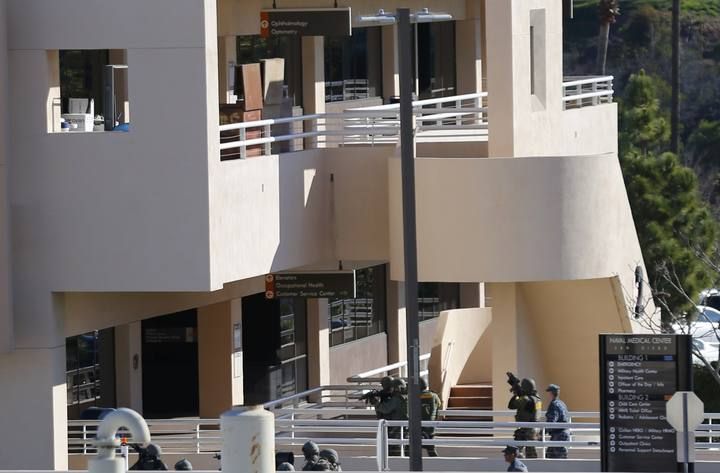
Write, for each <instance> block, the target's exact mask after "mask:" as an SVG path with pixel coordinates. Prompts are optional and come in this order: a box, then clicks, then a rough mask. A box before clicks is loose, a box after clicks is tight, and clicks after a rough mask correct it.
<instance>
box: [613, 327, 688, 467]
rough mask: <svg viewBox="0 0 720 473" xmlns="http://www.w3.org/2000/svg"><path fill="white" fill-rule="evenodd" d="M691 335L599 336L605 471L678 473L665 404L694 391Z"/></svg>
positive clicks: (675, 451) (675, 452)
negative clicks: (678, 393) (675, 395)
mask: <svg viewBox="0 0 720 473" xmlns="http://www.w3.org/2000/svg"><path fill="white" fill-rule="evenodd" d="M691 343H692V341H691V337H690V336H689V335H665V334H658V335H654V334H638V335H628V334H620V335H600V386H601V392H600V426H601V427H600V437H601V468H602V471H608V472H620V471H637V472H645V471H646V472H656V473H659V472H676V471H682V467H681V465H679V464H678V463H677V451H678V450H677V449H676V436H675V430H673V428H672V427H671V425H670V424H669V423H668V420H667V417H666V401H668V400H669V399H670V398H671V397H672V395H673V394H675V392H676V391H690V390H691V389H692V371H691V370H692V365H691V351H690V350H691V346H692V345H691Z"/></svg>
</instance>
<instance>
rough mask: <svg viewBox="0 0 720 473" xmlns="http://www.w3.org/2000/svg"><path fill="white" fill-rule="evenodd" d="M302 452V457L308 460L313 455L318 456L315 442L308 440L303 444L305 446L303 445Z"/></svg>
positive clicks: (318, 451)
mask: <svg viewBox="0 0 720 473" xmlns="http://www.w3.org/2000/svg"><path fill="white" fill-rule="evenodd" d="M302 452H303V455H305V458H309V457H311V456H313V455H318V454H319V453H320V448H319V447H318V445H317V444H316V443H315V442H313V441H312V440H308V441H307V442H305V445H303V447H302Z"/></svg>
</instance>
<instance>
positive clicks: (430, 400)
mask: <svg viewBox="0 0 720 473" xmlns="http://www.w3.org/2000/svg"><path fill="white" fill-rule="evenodd" d="M441 407H442V401H441V400H440V396H438V395H437V393H436V392H435V391H432V390H430V389H429V388H428V383H427V381H426V380H425V378H420V409H421V410H420V413H421V415H422V420H437V413H438V411H439V410H440V408H441ZM422 434H423V438H426V439H430V440H432V439H433V438H435V427H423V428H422ZM423 448H424V449H426V450H427V452H428V456H431V457H436V456H438V453H437V449H436V448H435V445H423Z"/></svg>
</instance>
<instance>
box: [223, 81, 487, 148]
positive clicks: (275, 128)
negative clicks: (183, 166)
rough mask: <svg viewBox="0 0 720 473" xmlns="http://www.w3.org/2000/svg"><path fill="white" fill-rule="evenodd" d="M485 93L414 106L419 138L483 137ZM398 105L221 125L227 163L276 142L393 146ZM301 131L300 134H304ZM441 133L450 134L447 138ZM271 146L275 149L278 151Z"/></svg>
mask: <svg viewBox="0 0 720 473" xmlns="http://www.w3.org/2000/svg"><path fill="white" fill-rule="evenodd" d="M486 97H487V93H486V92H482V93H476V94H466V95H457V96H453V97H442V98H435V99H428V100H419V101H415V102H413V109H414V111H415V119H416V124H417V126H416V129H417V133H418V134H422V133H428V134H431V135H433V136H451V135H453V134H457V132H458V131H463V132H464V133H470V134H485V133H486V130H487V126H488V125H487V107H486V106H485V105H484V102H485V98H486ZM399 111H400V106H399V104H390V105H381V106H375V107H362V108H354V109H348V110H346V111H344V112H341V113H319V114H311V115H302V116H297V117H285V118H273V119H266V120H258V121H252V122H243V123H232V124H228V125H221V126H220V150H221V153H222V158H223V159H233V158H241V159H244V158H246V157H248V156H267V155H270V154H272V153H273V152H274V151H277V146H278V145H277V143H286V142H297V140H300V139H303V140H305V147H306V148H308V147H309V148H314V147H336V146H343V145H351V144H364V145H370V146H373V145H376V144H394V143H396V142H397V139H398V136H399V134H400V118H399ZM301 130H302V131H301ZM443 132H449V134H448V135H444V134H443ZM273 144H276V145H275V146H276V148H275V150H274V149H273Z"/></svg>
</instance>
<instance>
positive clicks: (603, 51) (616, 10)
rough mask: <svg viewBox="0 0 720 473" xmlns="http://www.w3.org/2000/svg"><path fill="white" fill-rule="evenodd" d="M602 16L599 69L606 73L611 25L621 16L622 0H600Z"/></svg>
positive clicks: (600, 13)
mask: <svg viewBox="0 0 720 473" xmlns="http://www.w3.org/2000/svg"><path fill="white" fill-rule="evenodd" d="M598 13H599V16H600V33H599V34H598V54H597V69H598V71H599V72H600V74H601V75H605V65H606V64H607V50H608V42H609V41H610V25H611V24H613V23H615V21H617V17H618V16H620V2H619V1H618V0H600V1H599V2H598Z"/></svg>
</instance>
